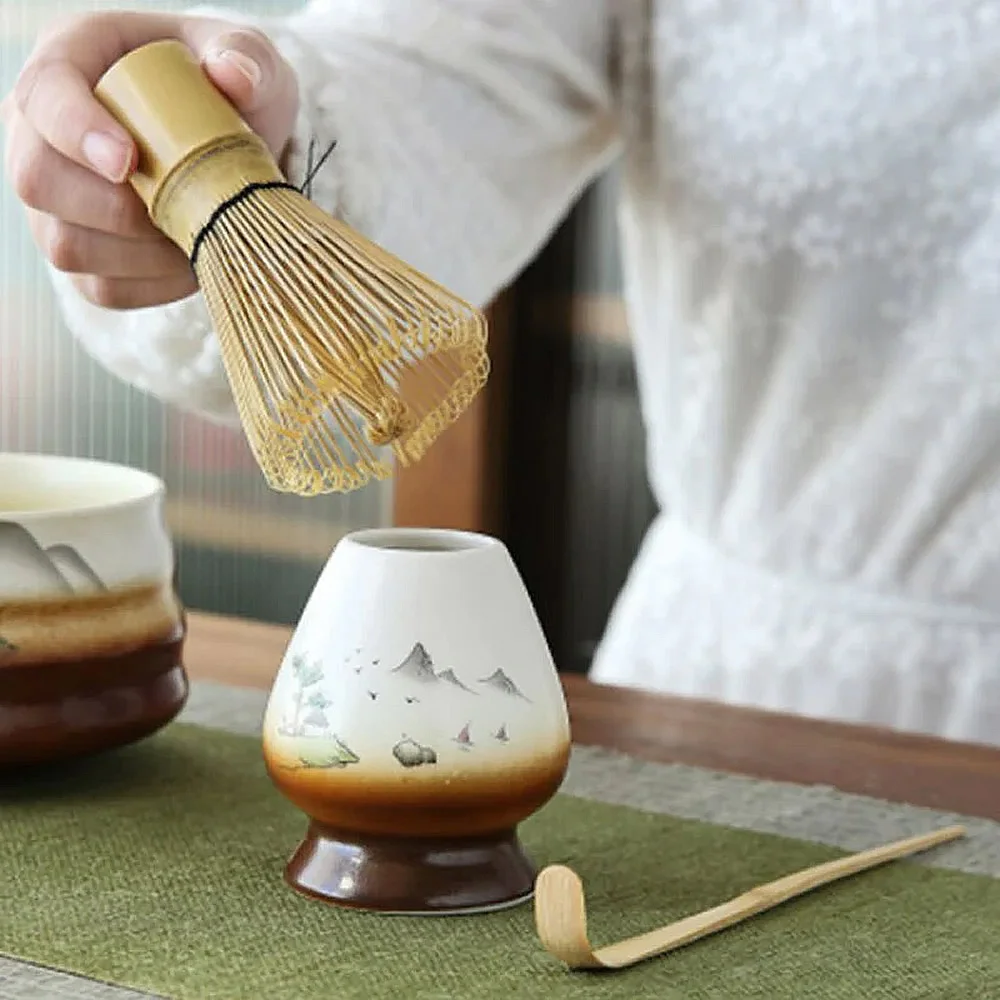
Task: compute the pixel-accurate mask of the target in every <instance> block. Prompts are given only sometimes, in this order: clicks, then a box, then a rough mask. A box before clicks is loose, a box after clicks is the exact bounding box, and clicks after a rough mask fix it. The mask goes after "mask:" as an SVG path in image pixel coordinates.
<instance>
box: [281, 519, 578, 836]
mask: <svg viewBox="0 0 1000 1000" xmlns="http://www.w3.org/2000/svg"><path fill="white" fill-rule="evenodd" d="M264 742H265V749H266V753H267V756H268V759H269V764H270V766H271V767H272V770H274V769H278V770H280V769H282V768H286V769H289V770H294V769H301V770H303V771H309V772H312V773H311V774H310V775H309V777H310V778H311V780H310V782H309V785H310V791H309V793H308V794H309V796H310V797H315V796H322V788H323V783H324V782H326V783H327V784H328V788H329V789H330V791H331V794H333V795H334V796H335V795H336V788H337V785H338V783H345V784H350V785H351V786H353V787H356V788H357V787H359V783H363V785H364V787H367V788H369V789H371V790H372V794H375V792H374V790H375V789H376V788H379V789H382V790H383V791H388V792H389V794H390V795H391V788H392V786H397V787H399V788H401V789H402V788H403V787H405V788H406V790H407V792H408V797H409V796H411V795H413V794H415V793H417V791H418V788H419V786H420V785H422V784H427V785H429V786H435V787H436V788H437V789H438V792H439V793H440V790H441V789H442V787H447V786H449V785H450V784H453V785H454V788H455V791H456V794H458V792H459V790H460V789H461V788H469V787H472V785H474V784H475V783H476V780H477V779H482V778H485V779H487V782H488V783H490V784H492V783H493V781H492V780H491V779H499V780H502V779H503V778H504V776H507V777H509V778H510V780H511V781H512V782H514V783H516V782H517V781H518V778H519V776H521V775H528V774H538V773H539V772H540V771H544V770H545V769H546V768H550V769H552V768H555V769H556V770H558V769H559V768H561V767H564V766H565V756H566V753H567V751H568V745H569V723H568V718H567V711H566V705H565V702H564V699H563V693H562V688H561V685H560V683H559V680H558V675H557V673H556V670H555V666H554V664H553V662H552V658H551V655H550V652H549V648H548V645H547V643H546V640H545V637H544V635H543V633H542V630H541V628H540V626H539V623H538V619H537V617H536V615H535V611H534V608H533V606H532V603H531V601H530V599H529V597H528V594H527V591H526V590H525V587H524V584H523V583H522V580H521V577H520V575H519V573H518V571H517V569H516V567H515V565H514V562H513V560H512V559H511V557H510V554H509V553H508V551H507V549H506V547H505V546H504V545H503V544H502V543H501V542H499V541H497V540H495V539H492V538H488V537H485V536H481V535H475V534H469V533H462V532H451V531H435V530H410V529H387V530H377V529H376V530H370V531H361V532H356V533H354V534H352V535H349V536H347V537H346V538H345V539H343V540H342V541H341V542H340V543H339V544H338V546H337V547H336V549H335V550H334V552H333V554H332V555H331V557H330V559H329V561H328V563H327V565H326V567H325V568H324V570H323V572H322V574H321V576H320V578H319V580H318V582H317V584H316V587H315V589H314V591H313V593H312V595H311V597H310V599H309V601H308V604H307V606H306V608H305V611H304V613H303V615H302V618H301V620H300V622H299V624H298V627H297V628H296V630H295V633H294V637H293V639H292V641H291V643H290V645H289V647H288V650H287V653H286V656H285V658H284V661H283V663H282V665H281V669H280V671H279V673H278V676H277V678H276V681H275V684H274V687H273V690H272V692H271V696H270V699H269V702H268V706H267V711H266V715H265V719H264ZM559 778H561V773H560V774H559ZM470 783H471V784H470ZM557 783H558V782H557ZM436 798H437V799H438V800H439V801H440V799H439V797H436ZM529 811H530V810H529ZM401 822H402V820H401ZM404 832H405V831H404Z"/></svg>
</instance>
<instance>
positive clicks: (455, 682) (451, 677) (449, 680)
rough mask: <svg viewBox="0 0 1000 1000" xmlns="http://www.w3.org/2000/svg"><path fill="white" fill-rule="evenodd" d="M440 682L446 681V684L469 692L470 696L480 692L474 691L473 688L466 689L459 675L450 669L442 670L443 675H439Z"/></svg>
mask: <svg viewBox="0 0 1000 1000" xmlns="http://www.w3.org/2000/svg"><path fill="white" fill-rule="evenodd" d="M437 679H438V680H439V681H444V682H445V684H451V685H452V686H453V687H457V688H460V689H461V690H462V691H468V692H469V694H478V693H479V692H478V691H473V690H472V688H470V687H466V686H465V685H464V684H463V683H462V680H461V678H460V677H459V676H458V674H456V673H455V671H454V670H452V669H451V667H449V668H448V669H447V670H442V671H441V673H439V674H438V675H437Z"/></svg>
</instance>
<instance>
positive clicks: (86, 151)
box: [83, 132, 132, 184]
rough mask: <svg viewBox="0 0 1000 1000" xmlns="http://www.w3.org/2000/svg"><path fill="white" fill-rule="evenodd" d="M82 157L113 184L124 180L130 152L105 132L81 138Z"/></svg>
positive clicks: (129, 160)
mask: <svg viewBox="0 0 1000 1000" xmlns="http://www.w3.org/2000/svg"><path fill="white" fill-rule="evenodd" d="M83 155H84V156H85V157H86V158H87V161H88V162H89V163H90V164H91V166H93V168H94V169H95V170H97V171H99V172H100V173H101V174H103V175H104V176H105V177H106V178H107V179H108V180H109V181H112V182H113V183H115V184H117V183H119V182H121V181H123V180H125V175H126V174H127V173H128V168H129V166H130V164H131V159H132V156H131V150H129V148H128V147H127V146H125V145H123V144H122V143H121V142H119V141H118V140H117V139H116V138H115V137H114V136H111V135H108V134H106V133H105V132H88V133H87V134H86V135H85V136H84V137H83Z"/></svg>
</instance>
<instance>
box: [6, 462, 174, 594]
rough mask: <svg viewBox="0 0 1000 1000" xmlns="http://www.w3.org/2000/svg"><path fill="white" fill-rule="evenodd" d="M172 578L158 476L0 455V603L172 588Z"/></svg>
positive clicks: (99, 464) (119, 468) (91, 464)
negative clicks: (145, 588)
mask: <svg viewBox="0 0 1000 1000" xmlns="http://www.w3.org/2000/svg"><path fill="white" fill-rule="evenodd" d="M173 572H174V556H173V548H172V545H171V542H170V538H169V535H168V533H167V529H166V526H165V524H164V521H163V485H162V483H161V482H160V480H158V479H157V478H156V477H155V476H151V475H149V474H148V473H145V472H142V471H140V470H137V469H130V468H125V467H122V466H117V465H112V464H109V463H103V462H90V461H87V460H85V459H74V458H62V457H58V456H46V455H22V454H4V453H0V605H2V604H3V603H4V602H5V601H10V602H13V601H32V600H47V599H56V600H65V599H67V598H72V597H73V596H75V595H80V596H87V595H95V594H100V593H102V592H104V591H116V590H126V589H129V588H133V587H143V586H150V585H156V584H163V583H168V584H169V583H170V582H171V581H172V578H173Z"/></svg>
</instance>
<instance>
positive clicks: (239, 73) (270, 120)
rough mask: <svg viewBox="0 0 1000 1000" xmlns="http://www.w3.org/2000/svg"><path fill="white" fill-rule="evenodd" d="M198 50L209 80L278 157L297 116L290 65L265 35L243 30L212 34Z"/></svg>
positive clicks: (294, 80)
mask: <svg viewBox="0 0 1000 1000" xmlns="http://www.w3.org/2000/svg"><path fill="white" fill-rule="evenodd" d="M199 48H200V52H201V60H202V65H203V67H204V69H205V72H206V73H207V74H208V76H209V78H210V79H211V80H212V82H213V83H214V84H215V86H216V87H218V88H219V90H220V91H222V93H223V94H224V95H225V96H226V97H227V98H228V99H229V100H230V101H231V102H232V104H233V105H234V106H235V108H236V109H237V111H239V112H240V114H241V115H242V117H243V118H244V119H245V120H246V122H247V124H248V125H249V126H250V127H251V128H252V129H253V130H254V131H255V132H256V133H257V134H258V135H259V136H260V137H261V138H262V139H263V140H264V141H265V142H266V143H267V144H268V146H269V147H270V149H271V152H272V153H273V154H274V155H275V156H276V157H280V156H281V154H282V152H283V151H284V149H285V147H286V146H287V144H288V140H289V138H290V137H291V135H292V130H293V128H294V125H295V117H296V114H297V113H298V99H299V95H298V85H297V81H296V78H295V73H294V71H293V70H292V68H291V66H289V65H288V63H287V62H286V61H285V60H284V58H282V56H281V54H280V53H279V52H278V50H277V49H276V48H275V47H274V45H273V44H272V43H271V41H270V40H269V39H268V38H267V37H266V36H265V35H263V34H261V33H260V32H257V31H252V30H247V29H237V30H232V31H226V32H224V33H222V34H217V35H215V36H214V37H212V38H210V39H208V40H207V41H206V42H205V43H204V44H203V45H202V46H199Z"/></svg>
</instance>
